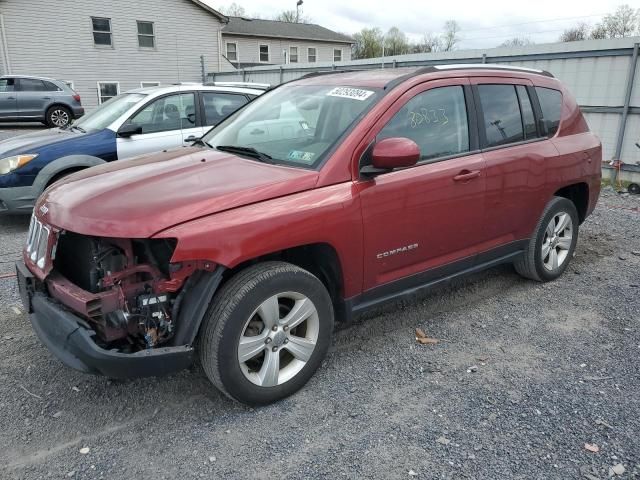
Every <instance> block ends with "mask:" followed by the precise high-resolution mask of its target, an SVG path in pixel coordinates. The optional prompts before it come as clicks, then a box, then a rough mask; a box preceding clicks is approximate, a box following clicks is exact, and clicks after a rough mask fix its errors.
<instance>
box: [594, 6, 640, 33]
mask: <svg viewBox="0 0 640 480" xmlns="http://www.w3.org/2000/svg"><path fill="white" fill-rule="evenodd" d="M639 22H640V10H634V9H633V8H631V7H630V6H629V5H620V6H619V7H618V8H617V9H616V11H615V13H610V14H608V15H605V17H604V19H603V20H602V23H601V25H602V26H603V27H604V29H605V30H606V32H607V36H608V37H609V38H622V37H631V36H632V35H633V34H634V33H636V31H638V24H639Z"/></svg>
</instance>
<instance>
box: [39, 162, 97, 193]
mask: <svg viewBox="0 0 640 480" xmlns="http://www.w3.org/2000/svg"><path fill="white" fill-rule="evenodd" d="M85 168H88V167H72V168H67V169H66V170H62V171H60V172H58V173H56V174H55V175H54V176H53V177H51V178H50V179H49V181H48V182H47V185H46V186H45V187H44V188H45V189H46V188H48V187H50V186H51V185H53V184H54V183H56V182H57V181H58V180H60V179H61V178H62V177H66V176H67V175H71V174H72V173H76V172H79V171H80V170H84V169H85Z"/></svg>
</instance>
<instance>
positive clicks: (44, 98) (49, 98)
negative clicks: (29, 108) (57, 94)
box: [42, 97, 51, 100]
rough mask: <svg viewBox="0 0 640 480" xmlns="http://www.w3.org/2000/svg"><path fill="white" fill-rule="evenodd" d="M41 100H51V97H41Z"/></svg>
mask: <svg viewBox="0 0 640 480" xmlns="http://www.w3.org/2000/svg"><path fill="white" fill-rule="evenodd" d="M42 99H43V100H51V97H42Z"/></svg>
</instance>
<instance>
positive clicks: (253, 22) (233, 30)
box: [222, 17, 353, 43]
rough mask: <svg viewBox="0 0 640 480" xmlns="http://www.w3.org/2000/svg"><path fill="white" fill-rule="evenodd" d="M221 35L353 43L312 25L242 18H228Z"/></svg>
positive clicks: (335, 33)
mask: <svg viewBox="0 0 640 480" xmlns="http://www.w3.org/2000/svg"><path fill="white" fill-rule="evenodd" d="M222 34H223V35H224V34H230V35H248V36H254V37H278V38H295V39H301V40H318V41H330V42H338V43H353V38H351V37H349V36H347V35H343V34H342V33H338V32H334V31H333V30H329V29H328V28H324V27H322V26H320V25H316V24H313V23H289V22H278V21H275V20H259V19H249V18H243V17H229V23H228V24H227V25H225V26H224V28H223V29H222Z"/></svg>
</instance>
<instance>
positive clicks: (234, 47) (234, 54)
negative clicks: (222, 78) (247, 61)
mask: <svg viewBox="0 0 640 480" xmlns="http://www.w3.org/2000/svg"><path fill="white" fill-rule="evenodd" d="M227 60H229V61H231V62H237V61H238V44H237V43H232V42H228V43H227Z"/></svg>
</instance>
